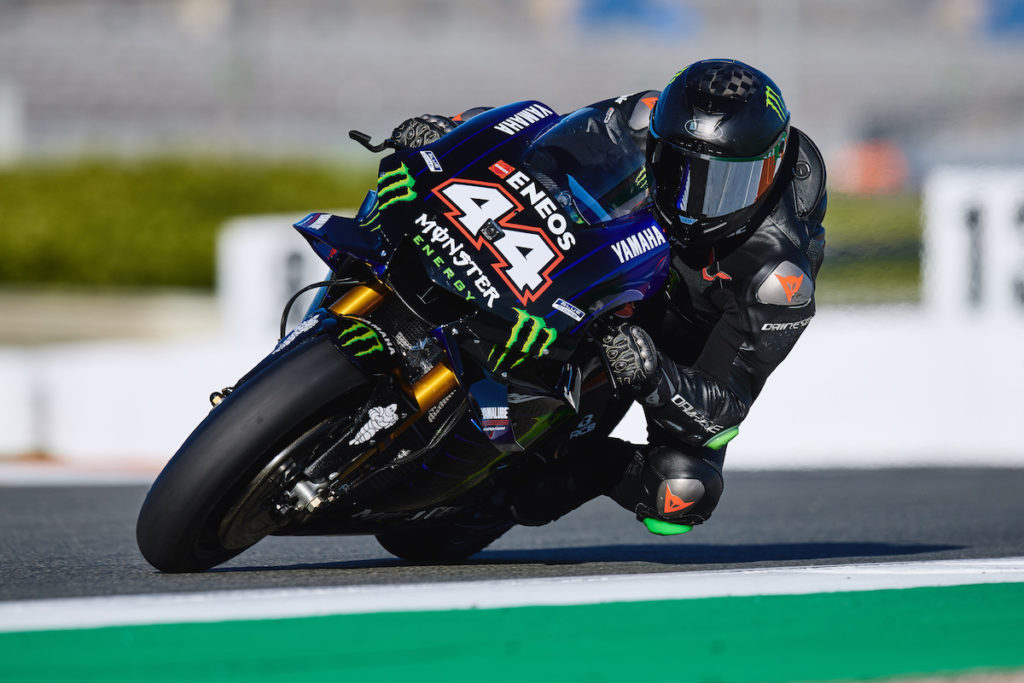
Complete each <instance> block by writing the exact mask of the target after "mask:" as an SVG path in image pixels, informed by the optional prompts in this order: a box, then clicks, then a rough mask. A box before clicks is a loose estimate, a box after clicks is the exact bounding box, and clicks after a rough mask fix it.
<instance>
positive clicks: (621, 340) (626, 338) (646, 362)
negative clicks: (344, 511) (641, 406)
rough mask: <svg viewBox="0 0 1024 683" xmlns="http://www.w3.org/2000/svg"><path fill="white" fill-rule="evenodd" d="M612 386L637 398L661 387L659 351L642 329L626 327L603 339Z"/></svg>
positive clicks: (627, 324) (621, 327) (619, 327)
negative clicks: (658, 385)
mask: <svg viewBox="0 0 1024 683" xmlns="http://www.w3.org/2000/svg"><path fill="white" fill-rule="evenodd" d="M601 351H602V352H603V353H604V357H605V361H606V363H607V368H608V371H609V372H610V373H611V377H612V382H613V383H614V384H615V386H616V387H617V388H618V389H619V390H620V391H622V392H623V393H624V394H625V395H627V396H630V397H633V398H636V397H640V396H646V395H647V394H650V393H651V392H652V391H654V389H655V387H656V386H657V383H658V367H659V359H658V349H657V348H655V346H654V341H653V340H652V339H651V337H650V335H649V334H647V332H645V331H644V329H643V328H642V327H638V326H636V325H632V324H630V323H623V324H621V325H619V326H618V327H617V328H615V329H613V330H612V331H610V332H608V334H606V335H605V336H604V337H602V338H601Z"/></svg>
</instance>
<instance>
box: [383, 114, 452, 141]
mask: <svg viewBox="0 0 1024 683" xmlns="http://www.w3.org/2000/svg"><path fill="white" fill-rule="evenodd" d="M454 129H455V122H454V121H452V120H451V119H449V118H447V117H445V116H438V115H436V114H422V115H420V116H416V117H413V118H411V119H406V120H405V121H403V122H402V123H400V124H398V126H397V127H396V128H395V130H394V131H392V133H391V139H392V140H394V141H395V142H397V143H399V144H400V145H403V146H405V147H412V148H415V147H423V146H424V145H429V144H430V143H432V142H436V141H437V140H440V139H441V136H443V135H445V134H447V133H449V132H451V131H452V130H454Z"/></svg>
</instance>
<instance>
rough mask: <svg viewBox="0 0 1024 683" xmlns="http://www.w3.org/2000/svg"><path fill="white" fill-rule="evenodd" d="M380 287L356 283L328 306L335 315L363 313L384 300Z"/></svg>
mask: <svg viewBox="0 0 1024 683" xmlns="http://www.w3.org/2000/svg"><path fill="white" fill-rule="evenodd" d="M381 289H382V288H380V287H379V286H374V285H372V284H366V285H356V286H355V287H353V288H352V289H350V290H348V291H347V292H345V294H344V295H342V297H341V298H340V299H338V300H337V301H335V302H334V303H333V304H331V306H330V311H331V312H332V313H334V314H335V315H365V314H367V313H369V312H370V311H372V310H373V309H375V308H377V306H379V305H380V303H381V302H382V301H384V292H382V291H381Z"/></svg>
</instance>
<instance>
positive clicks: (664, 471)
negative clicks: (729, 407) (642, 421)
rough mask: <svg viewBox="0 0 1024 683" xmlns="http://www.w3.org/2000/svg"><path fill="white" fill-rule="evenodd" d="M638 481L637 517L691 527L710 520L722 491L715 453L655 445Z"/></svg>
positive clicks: (718, 462)
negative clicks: (639, 497)
mask: <svg viewBox="0 0 1024 683" xmlns="http://www.w3.org/2000/svg"><path fill="white" fill-rule="evenodd" d="M641 481H642V495H641V500H640V501H639V504H638V505H637V509H636V512H637V516H638V517H641V518H644V517H654V518H655V519H660V520H664V521H667V522H673V523H676V524H687V525H691V526H693V525H697V524H701V523H703V522H706V521H707V520H708V518H709V517H711V513H712V512H713V511H714V509H715V506H717V505H718V500H719V499H720V498H721V497H722V491H723V490H724V488H725V482H724V480H723V478H722V467H721V458H719V457H717V454H716V455H715V456H709V455H708V451H707V450H706V449H693V450H692V451H690V450H689V449H687V450H682V449H679V448H675V447H671V446H656V447H655V448H653V449H651V450H650V451H649V452H648V453H647V454H646V458H645V462H644V465H643V469H642V472H641Z"/></svg>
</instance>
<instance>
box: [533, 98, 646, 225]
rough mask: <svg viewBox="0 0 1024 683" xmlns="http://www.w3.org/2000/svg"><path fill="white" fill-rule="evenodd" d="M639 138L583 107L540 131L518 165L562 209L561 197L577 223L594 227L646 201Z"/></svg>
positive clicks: (607, 116)
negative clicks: (541, 182)
mask: <svg viewBox="0 0 1024 683" xmlns="http://www.w3.org/2000/svg"><path fill="white" fill-rule="evenodd" d="M642 139H643V137H642V136H638V135H637V134H635V133H633V132H631V131H629V130H624V126H623V125H622V122H621V121H620V120H619V117H617V116H611V115H610V114H607V113H605V112H603V111H599V110H597V109H594V108H592V107H585V108H583V109H579V110H577V111H575V112H573V113H572V114H569V115H568V116H566V117H565V118H564V119H562V120H561V121H560V122H559V123H557V124H556V125H554V126H552V127H551V128H549V129H548V130H547V131H545V132H544V133H543V134H542V135H541V136H540V137H538V138H537V139H536V140H535V141H534V142H533V144H531V145H530V147H529V148H528V149H527V150H526V153H525V154H524V156H523V160H524V161H525V162H526V164H527V165H528V166H529V167H530V170H531V171H533V172H534V173H535V174H536V175H537V176H538V177H540V178H545V179H547V180H550V182H551V184H552V185H554V186H555V187H557V188H558V190H560V193H559V194H560V196H559V199H562V203H563V204H565V198H568V199H571V202H572V205H573V207H574V208H575V210H576V213H577V214H578V217H579V218H580V219H581V220H582V221H583V222H585V223H587V224H589V225H597V224H599V223H604V222H606V221H609V220H612V219H614V218H619V217H621V216H625V215H627V214H629V213H631V212H633V211H635V210H636V209H637V208H639V207H640V206H641V205H642V204H643V203H644V202H645V201H646V199H647V174H646V172H645V169H644V161H645V152H644V149H643V147H642V146H641V143H640V140H642ZM549 189H554V188H549ZM567 208H568V207H567Z"/></svg>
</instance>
